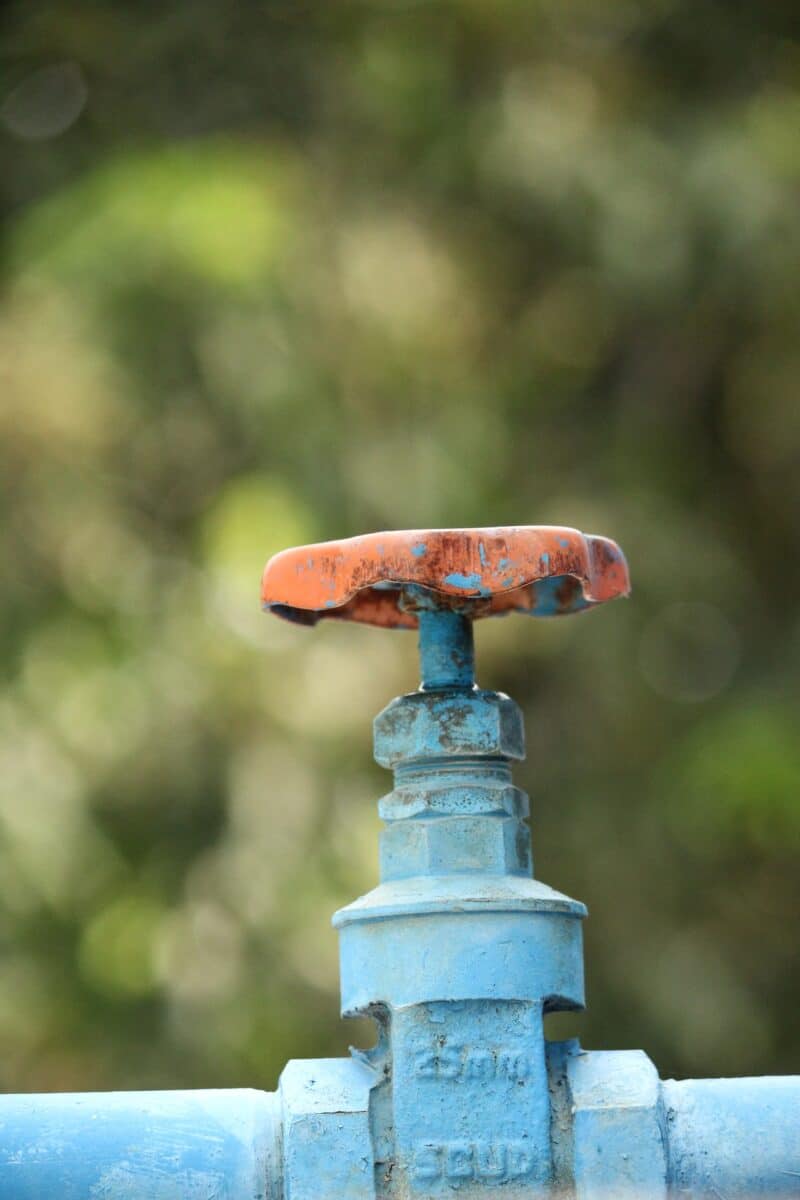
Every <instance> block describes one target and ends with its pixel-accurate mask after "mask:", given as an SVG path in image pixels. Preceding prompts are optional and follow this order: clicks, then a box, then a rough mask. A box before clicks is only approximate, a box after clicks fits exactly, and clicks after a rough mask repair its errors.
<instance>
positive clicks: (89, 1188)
mask: <svg viewBox="0 0 800 1200" xmlns="http://www.w3.org/2000/svg"><path fill="white" fill-rule="evenodd" d="M279 1129H280V1120H279V1113H278V1103H277V1099H276V1096H275V1094H274V1093H272V1094H270V1093H267V1092H257V1091H252V1090H249V1089H241V1090H231V1091H193V1092H188V1091H187V1092H100V1093H97V1092H94V1093H93V1092H88V1093H86V1094H83V1095H80V1094H78V1095H75V1094H54V1095H47V1096H33V1095H31V1096H2V1097H0V1197H2V1200H277V1197H278V1196H279V1195H280V1190H279V1183H280V1172H279V1165H278V1146H279V1143H278V1134H279Z"/></svg>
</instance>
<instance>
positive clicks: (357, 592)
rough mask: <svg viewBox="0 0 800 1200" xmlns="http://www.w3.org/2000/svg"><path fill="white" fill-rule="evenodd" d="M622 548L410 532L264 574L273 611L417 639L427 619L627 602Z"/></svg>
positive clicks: (297, 556)
mask: <svg viewBox="0 0 800 1200" xmlns="http://www.w3.org/2000/svg"><path fill="white" fill-rule="evenodd" d="M629 591H630V579H629V576H628V567H627V563H626V562H625V557H624V555H623V553H622V551H621V550H620V548H619V546H618V545H617V544H616V542H613V541H611V540H610V539H609V538H604V537H593V536H591V535H588V534H583V533H580V532H579V531H578V530H577V529H569V528H567V527H562V526H558V525H511V526H506V527H502V528H493V529H424V530H423V529H404V530H391V531H389V532H386V533H369V534H364V535H362V536H360V537H352V538H346V539H344V540H343V541H340V542H319V543H317V544H316V545H310V546H298V547H295V548H293V549H291V550H283V551H281V553H279V554H276V555H274V556H273V557H272V558H271V559H270V560H269V562H268V563H267V565H266V567H265V569H264V575H263V578H262V583H261V600H262V604H263V606H264V608H265V609H267V610H269V611H271V612H274V613H275V614H276V615H277V616H280V617H284V618H285V619H286V620H289V621H294V622H297V623H299V624H302V625H314V624H316V622H317V621H319V620H320V619H321V618H323V617H336V618H338V619H340V620H348V621H360V622H362V623H364V624H367V625H377V626H381V627H383V628H386V629H416V628H417V627H418V625H419V613H420V612H422V611H430V610H431V609H433V610H437V611H443V610H444V611H447V610H451V611H455V612H457V613H460V614H461V615H462V616H464V617H466V618H468V619H476V618H478V617H493V616H503V615H504V614H506V613H509V612H522V613H528V614H529V615H531V616H534V617H554V616H563V615H565V614H568V613H575V612H580V611H582V610H584V609H588V608H592V607H594V606H595V605H598V604H602V603H604V602H605V601H606V600H613V599H614V598H615V597H616V596H626V595H628V593H629Z"/></svg>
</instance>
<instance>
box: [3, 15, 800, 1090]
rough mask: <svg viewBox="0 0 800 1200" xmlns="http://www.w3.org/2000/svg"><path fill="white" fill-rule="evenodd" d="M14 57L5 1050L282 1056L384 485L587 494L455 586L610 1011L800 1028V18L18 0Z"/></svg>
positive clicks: (726, 1038) (34, 1071) (293, 1027)
mask: <svg viewBox="0 0 800 1200" xmlns="http://www.w3.org/2000/svg"><path fill="white" fill-rule="evenodd" d="M2 19H3V32H2V51H1V52H2V58H3V71H2V89H0V90H2V95H0V154H1V155H2V164H3V165H2V170H0V203H1V204H2V213H3V247H2V264H1V271H2V289H1V291H0V494H2V523H1V525H0V547H1V553H2V562H3V570H2V621H1V622H0V677H1V679H2V690H1V692H0V1087H2V1088H3V1089H7V1090H61V1089H86V1088H110V1087H119V1088H137V1087H179V1086H194V1085H208V1086H227V1085H234V1084H241V1085H245V1084H246V1085H253V1086H260V1087H267V1088H271V1087H273V1086H274V1085H275V1082H276V1079H277V1075H278V1072H279V1070H280V1067H281V1065H282V1064H283V1062H284V1061H285V1059H286V1058H288V1057H302V1056H307V1055H317V1054H328V1053H331V1054H338V1053H341V1052H343V1051H344V1050H345V1048H346V1046H347V1044H348V1041H349V1040H353V1039H359V1040H363V1039H364V1038H365V1037H368V1031H366V1030H365V1029H363V1028H362V1029H360V1030H359V1029H355V1030H353V1029H352V1028H349V1027H348V1026H346V1025H345V1024H343V1023H342V1022H341V1021H340V1020H339V1019H338V1007H337V952H336V942H335V938H334V935H333V932H332V930H331V928H330V925H329V916H330V913H331V911H332V910H333V909H334V908H336V907H337V906H339V905H341V904H343V903H345V902H347V901H349V900H350V899H351V898H352V897H354V896H355V895H357V894H358V893H360V892H362V891H365V890H367V889H368V888H369V887H370V886H372V884H373V882H374V880H375V875H376V835H377V827H378V823H377V817H376V815H375V812H374V802H375V799H376V798H377V797H378V796H379V795H380V794H381V793H382V791H385V790H386V789H387V787H388V779H387V777H386V776H385V774H384V773H383V772H382V771H380V770H379V769H378V768H377V767H375V766H374V765H372V763H371V747H370V721H371V718H372V716H373V714H374V713H375V712H376V711H377V710H378V709H379V708H380V707H382V706H383V704H384V703H385V702H387V701H388V700H389V699H390V698H391V697H392V696H393V695H394V694H395V693H397V692H398V691H401V690H407V689H410V688H413V687H414V686H416V660H415V649H414V644H413V638H411V637H409V636H407V635H403V634H393V635H389V634H380V633H376V632H375V631H372V630H365V629H353V628H349V627H346V626H339V625H336V624H335V623H332V625H331V627H330V628H328V627H325V626H324V625H323V626H321V627H320V628H319V629H318V630H316V631H315V632H313V633H312V632H309V631H307V630H302V629H297V628H293V627H291V626H288V625H284V624H282V623H281V622H279V621H277V620H274V619H273V618H271V617H266V616H264V615H262V614H261V613H260V612H259V606H258V582H259V576H260V571H261V567H262V564H263V562H264V561H265V559H266V558H267V556H268V555H269V554H271V553H272V552H274V551H276V550H278V549H280V548H282V547H284V546H287V545H291V544H294V543H297V542H298V541H303V540H308V539H321V538H326V537H338V536H343V535H347V534H354V533H357V532H361V531H364V530H371V529H380V528H387V527H388V528H391V527H394V528H402V527H418V526H419V527H424V526H447V525H473V524H477V525H491V524H503V523H530V522H553V523H564V524H574V525H577V526H579V527H581V528H584V529H587V530H589V531H590V532H598V533H604V534H608V535H611V536H613V537H616V538H617V539H618V540H619V541H620V543H621V544H622V546H623V547H624V549H625V550H626V552H627V554H628V557H629V560H630V564H631V569H632V574H633V580H634V586H635V591H634V595H633V598H632V599H631V600H630V601H628V602H624V603H623V602H619V603H617V604H614V605H610V606H608V607H607V608H606V609H603V610H601V611H599V612H598V613H595V614H591V615H589V616H587V617H583V618H580V619H576V620H572V621H566V622H563V623H558V622H555V623H553V624H547V623H534V622H528V621H525V620H523V619H508V620H498V621H494V622H492V621H488V622H484V623H483V624H482V626H481V627H480V628H479V631H478V652H479V663H480V679H481V681H482V682H483V683H484V685H487V686H494V687H502V688H503V689H505V690H507V691H509V692H510V693H511V694H513V695H514V696H515V697H516V698H517V699H518V700H519V701H520V702H521V703H522V705H523V707H524V710H525V714H526V718H527V724H528V738H529V758H528V761H527V763H526V764H525V766H524V767H523V768H522V769H521V770H520V771H519V772H518V781H519V782H520V783H521V784H522V785H523V786H524V787H526V788H527V790H528V791H529V792H530V793H531V796H532V802H533V806H534V814H535V821H534V848H535V853H536V862H537V874H539V875H540V876H541V877H542V878H544V879H545V880H547V881H548V882H549V883H551V884H552V885H554V886H556V887H558V888H560V889H562V890H564V891H567V892H569V893H570V894H571V895H575V896H577V897H580V898H581V899H583V900H585V901H586V902H587V903H588V905H589V908H590V912H591V919H590V921H589V923H588V925H587V927H586V949H587V972H588V985H589V1010H588V1012H587V1013H586V1014H585V1015H583V1016H580V1017H569V1018H558V1020H557V1022H556V1023H554V1026H553V1032H554V1035H555V1034H560V1033H564V1032H566V1031H569V1032H572V1031H578V1032H580V1034H581V1037H582V1039H583V1041H584V1044H586V1045H589V1046H596V1047H607V1048H613V1047H626V1046H643V1047H645V1048H647V1049H648V1051H649V1052H650V1053H651V1054H652V1055H653V1056H654V1058H655V1059H656V1061H657V1063H658V1065H659V1067H660V1069H661V1072H662V1074H664V1075H670V1074H674V1075H678V1076H680V1075H682V1074H694V1075H700V1074H726V1073H731V1074H732V1073H762V1072H772V1071H785V1070H794V1071H798V1070H800V1022H798V1020H797V1007H798V1000H800V962H799V961H798V948H797V942H798V937H797V918H798V912H799V911H800V739H799V738H798V715H799V713H798V671H799V669H800V606H799V605H798V593H799V591H800V403H798V394H797V393H798V380H799V379H800V339H799V338H798V315H799V314H800V218H799V216H798V183H799V182H800V141H799V138H798V127H799V125H800V44H798V40H797V34H798V22H797V9H796V4H794V3H785V4H781V3H764V2H763V0H751V2H749V3H748V2H745V0H743V2H741V3H738V4H728V3H723V2H722V0H720V2H717V3H715V2H713V0H575V2H572V3H569V4H567V3H564V2H563V0H524V2H522V0H520V2H516V0H459V2H455V0H453V2H452V3H437V2H435V0H425V2H411V0H407V2H403V3H400V2H396V3H395V2H391V0H372V2H366V0H364V2H356V0H344V2H341V3H319V4H312V3H304V2H301V0H295V2H290V0H285V2H280V3H277V2H274V3H267V2H264V3H258V4H253V3H245V2H244V0H227V2H222V0H161V2H160V3H158V4H156V3H141V4H137V5H129V6H126V5H121V4H115V3H110V2H107V3H102V2H100V0H95V2H90V0H72V2H71V3H70V4H58V3H44V2H42V0H25V3H17V4H14V3H11V4H8V5H6V6H5V7H4V15H3V18H2Z"/></svg>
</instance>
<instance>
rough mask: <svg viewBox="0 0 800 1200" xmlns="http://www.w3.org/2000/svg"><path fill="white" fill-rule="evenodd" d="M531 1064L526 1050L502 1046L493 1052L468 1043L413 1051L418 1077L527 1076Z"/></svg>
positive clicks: (457, 1078) (469, 1078)
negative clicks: (467, 1044) (466, 1044)
mask: <svg viewBox="0 0 800 1200" xmlns="http://www.w3.org/2000/svg"><path fill="white" fill-rule="evenodd" d="M532 1070H533V1064H532V1063H531V1059H530V1055H529V1054H528V1053H527V1051H526V1050H524V1049H520V1048H519V1047H513V1046H505V1047H500V1048H499V1049H498V1050H496V1051H492V1050H484V1049H480V1048H475V1047H471V1046H459V1045H452V1044H450V1045H446V1046H430V1047H428V1046H426V1047H418V1048H417V1049H416V1050H415V1052H414V1074H415V1075H416V1076H417V1078H418V1079H439V1080H443V1079H452V1080H455V1081H462V1080H463V1081H466V1080H472V1079H479V1080H488V1079H507V1080H510V1081H512V1082H516V1081H517V1080H521V1079H527V1078H528V1076H529V1075H530V1074H531V1073H532Z"/></svg>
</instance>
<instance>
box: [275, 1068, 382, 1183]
mask: <svg viewBox="0 0 800 1200" xmlns="http://www.w3.org/2000/svg"><path fill="white" fill-rule="evenodd" d="M378 1082H379V1077H378V1075H377V1073H376V1072H375V1071H373V1070H372V1068H371V1067H369V1066H368V1065H367V1064H366V1063H365V1062H363V1061H360V1060H358V1059H355V1058H343V1059H338V1058H323V1059H308V1060H305V1061H299V1060H296V1059H293V1060H292V1061H291V1062H288V1063H287V1064H286V1066H285V1067H284V1070H283V1074H282V1075H281V1080H280V1096H281V1101H282V1106H283V1163H284V1181H283V1184H284V1193H285V1194H288V1195H290V1196H291V1197H292V1200H341V1198H342V1197H343V1196H347V1197H348V1200H351V1198H352V1200H375V1171H374V1162H373V1150H372V1139H371V1135H370V1126H369V1095H370V1091H371V1089H372V1088H373V1087H374V1086H375V1085H376V1083H378Z"/></svg>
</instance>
